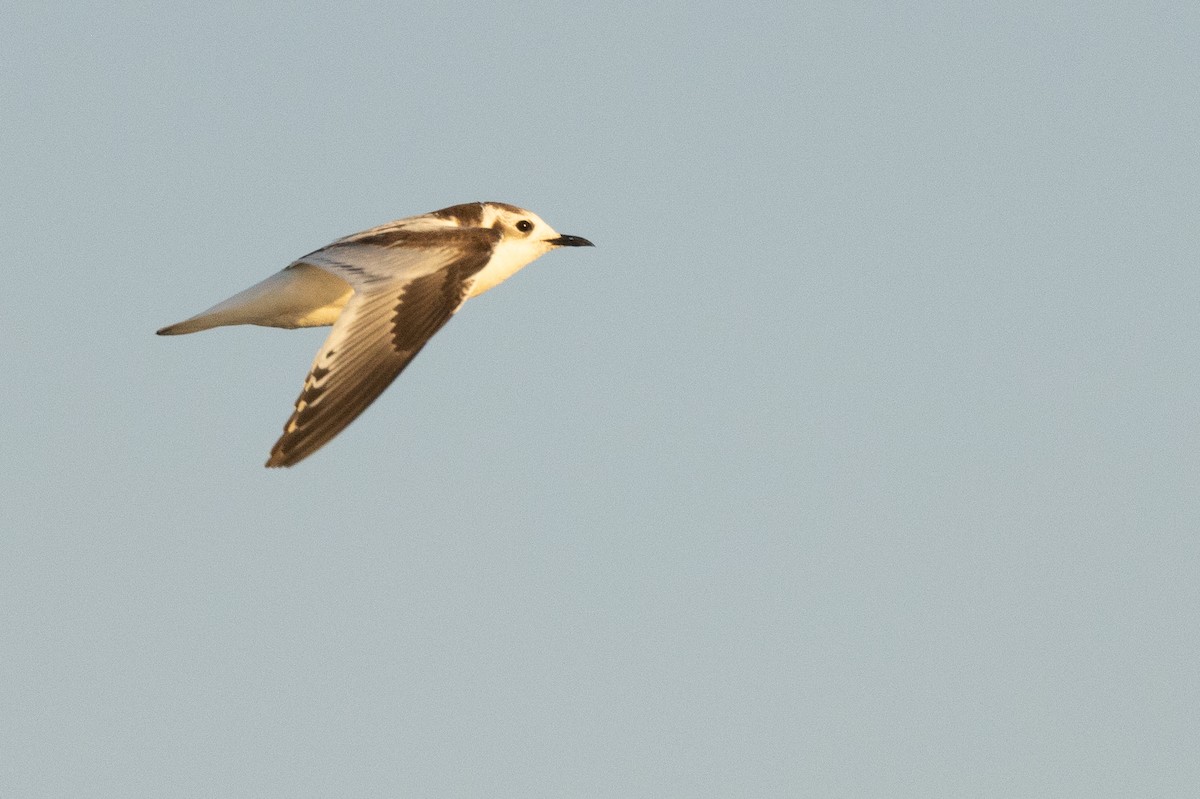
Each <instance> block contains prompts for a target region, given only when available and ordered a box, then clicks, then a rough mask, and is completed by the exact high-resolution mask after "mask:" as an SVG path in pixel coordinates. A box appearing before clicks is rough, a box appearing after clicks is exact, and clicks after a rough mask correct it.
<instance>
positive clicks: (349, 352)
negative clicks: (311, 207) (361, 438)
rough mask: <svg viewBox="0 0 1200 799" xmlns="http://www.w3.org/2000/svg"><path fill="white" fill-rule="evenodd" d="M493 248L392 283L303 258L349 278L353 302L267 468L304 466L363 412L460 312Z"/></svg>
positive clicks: (451, 256)
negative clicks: (306, 459)
mask: <svg viewBox="0 0 1200 799" xmlns="http://www.w3.org/2000/svg"><path fill="white" fill-rule="evenodd" d="M490 244H491V242H490V241H489V242H487V245H488V246H482V243H481V246H478V247H473V248H469V249H456V248H448V249H446V250H445V251H439V252H440V259H439V252H430V253H428V254H427V257H428V258H430V259H432V260H433V261H434V262H437V261H439V260H440V263H436V266H435V267H434V268H432V269H431V268H429V267H428V265H427V264H426V265H425V268H420V269H417V268H413V269H409V270H408V277H406V278H399V279H396V278H393V279H391V280H386V279H380V275H379V271H378V270H376V269H371V268H370V266H373V264H372V265H370V266H368V267H367V268H368V270H369V271H370V272H371V273H372V274H370V276H369V277H367V276H364V275H356V274H355V271H356V270H360V269H361V267H359V266H358V265H356V264H354V263H349V264H347V265H348V266H350V267H351V268H349V269H344V268H339V267H340V266H343V265H342V264H341V263H338V262H336V261H334V259H333V258H330V259H329V260H327V261H326V262H324V263H321V262H320V261H319V260H318V259H315V258H312V257H311V256H309V257H308V258H306V259H305V260H306V261H308V262H309V263H313V262H316V263H318V265H320V266H322V267H324V268H326V269H329V270H330V271H333V272H335V273H337V274H339V276H342V277H344V278H345V279H346V280H348V281H349V282H350V283H351V285H354V286H355V294H354V296H353V297H352V298H351V299H350V301H349V302H348V303H347V304H346V307H345V309H344V310H343V311H342V314H341V316H340V317H339V318H338V320H337V323H336V324H335V325H334V326H333V330H332V331H331V332H330V334H329V338H327V339H326V340H325V343H324V344H323V345H322V346H321V350H320V351H319V352H318V353H317V357H316V359H315V360H314V361H313V365H312V368H311V370H310V371H309V373H308V377H307V379H306V380H305V381H304V388H303V389H302V390H301V392H300V396H299V398H298V399H297V400H296V408H295V411H294V412H293V413H292V416H291V418H290V419H288V422H287V424H286V425H284V428H283V430H284V432H283V435H282V436H281V437H280V439H279V440H278V441H277V442H275V446H274V447H272V448H271V457H270V458H269V459H268V460H267V464H266V465H267V466H270V467H274V466H292V465H294V464H296V463H299V462H300V461H301V460H303V459H304V458H306V457H308V456H309V455H311V454H312V453H314V452H316V451H317V450H318V449H320V448H321V447H322V446H323V445H324V444H326V443H328V442H329V441H330V439H332V438H333V437H334V436H336V435H337V434H338V433H340V432H341V431H342V430H343V429H344V428H345V427H346V425H348V424H350V423H351V422H352V421H354V419H355V418H357V417H358V415H359V414H361V413H362V412H363V411H364V410H366V408H367V406H368V405H370V404H371V403H372V402H373V401H374V400H375V398H376V397H378V396H379V395H380V394H381V393H382V392H383V390H384V389H385V388H387V387H388V385H390V384H391V382H392V381H393V380H395V379H396V377H397V375H399V374H400V372H401V371H403V370H404V367H405V366H407V365H408V364H409V362H410V361H411V360H412V359H413V358H414V357H415V356H416V354H417V353H418V352H420V351H421V348H422V347H424V346H425V344H426V342H428V341H429V339H430V338H431V337H432V336H433V334H434V333H436V332H437V331H438V330H439V329H440V328H441V327H442V325H444V324H446V322H448V321H449V320H450V317H451V316H453V315H454V313H455V312H456V311H457V310H458V309H459V307H461V306H462V304H463V302H464V301H465V300H466V298H467V296H468V294H469V293H470V289H471V285H472V283H473V282H474V280H475V274H476V273H477V272H478V271H479V270H480V269H482V268H483V267H484V266H486V265H487V262H488V259H489V258H490V257H491V246H490ZM310 259H311V260H310ZM339 260H340V259H339ZM364 277H366V279H363V278H364Z"/></svg>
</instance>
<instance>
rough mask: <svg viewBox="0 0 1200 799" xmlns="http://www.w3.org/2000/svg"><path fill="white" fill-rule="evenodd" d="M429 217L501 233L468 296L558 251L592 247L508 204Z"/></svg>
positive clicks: (446, 211) (453, 209)
mask: <svg viewBox="0 0 1200 799" xmlns="http://www.w3.org/2000/svg"><path fill="white" fill-rule="evenodd" d="M430 216H433V217H437V218H439V219H445V220H447V221H450V222H452V223H453V224H455V225H457V226H459V227H480V228H491V229H493V230H496V231H497V232H499V233H500V240H499V241H498V242H497V243H496V248H495V250H493V252H492V258H491V261H489V262H488V265H487V267H486V268H485V269H484V270H483V271H482V272H480V273H479V276H478V279H477V281H476V283H475V287H474V290H473V291H472V292H471V296H475V295H478V294H482V293H483V292H485V291H487V290H488V289H490V288H492V287H493V286H495V285H497V284H498V283H500V282H501V281H503V280H504V279H505V278H507V277H509V276H511V275H513V274H514V273H516V272H517V271H518V270H519V269H521V267H523V266H525V265H526V264H528V263H530V262H532V261H534V260H535V259H537V258H540V257H541V256H543V255H545V254H546V253H548V252H550V251H551V250H553V249H555V248H557V247H592V246H594V245H593V244H592V243H591V242H590V241H588V240H587V239H585V238H582V237H580V236H568V235H563V234H561V233H559V232H558V231H556V230H555V229H554V228H552V227H550V226H549V225H547V224H546V223H545V222H544V221H543V220H542V218H541V217H539V216H538V215H537V214H535V213H533V212H532V211H526V210H525V209H524V208H518V207H517V206H515V205H509V204H508V203H497V202H487V203H467V204H466V205H454V206H451V207H449V208H443V209H442V210H440V211H434V212H433V213H432V214H430Z"/></svg>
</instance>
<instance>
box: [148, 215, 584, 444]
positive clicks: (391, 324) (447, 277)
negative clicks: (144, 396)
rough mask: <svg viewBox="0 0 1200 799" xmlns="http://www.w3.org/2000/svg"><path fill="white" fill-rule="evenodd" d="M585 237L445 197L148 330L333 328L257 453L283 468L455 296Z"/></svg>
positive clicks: (369, 392)
mask: <svg viewBox="0 0 1200 799" xmlns="http://www.w3.org/2000/svg"><path fill="white" fill-rule="evenodd" d="M590 245H591V242H589V241H587V240H586V239H582V238H579V237H578V236H564V235H559V234H558V233H556V232H555V231H554V229H553V228H551V227H550V226H549V225H547V224H546V223H545V222H543V221H542V220H541V219H540V218H538V216H537V215H536V214H533V213H530V212H529V211H525V210H523V209H521V208H517V207H516V206H513V205H507V204H505V203H468V204H465V205H455V206H451V207H450V208H444V209H442V210H440V211H434V212H432V213H429V214H424V215H422V216H415V217H410V218H408V219H400V220H397V221H395V222H389V223H388V224H386V225H381V226H379V227H376V228H371V229H370V230H364V231H362V232H361V233H355V234H353V235H351V236H347V237H345V238H342V239H339V240H337V241H335V242H333V243H332V244H329V245H328V246H326V247H322V248H321V249H319V250H317V251H316V252H312V253H309V254H308V255H306V256H304V257H303V258H300V259H299V260H297V261H295V262H294V263H292V264H291V265H289V266H288V267H287V268H286V269H284V270H283V271H282V272H279V273H277V274H275V275H272V276H271V277H269V278H267V279H266V280H264V281H262V282H261V283H258V284H256V285H255V286H252V287H250V288H249V289H246V290H245V291H243V292H241V293H239V294H236V295H234V296H233V297H230V298H229V299H228V300H225V301H224V302H222V303H219V304H217V305H215V306H213V307H212V308H209V309H208V310H207V311H204V312H203V313H201V314H198V315H196V316H194V317H192V318H190V319H187V320H185V321H183V322H180V323H178V324H175V325H171V326H169V327H165V328H163V329H162V330H159V331H158V333H159V335H175V334H180V333H193V332H196V331H199V330H207V329H209V328H212V327H219V326H223V325H237V324H257V325H267V326H272V327H313V326H319V325H328V324H333V330H332V331H331V332H330V334H329V337H328V338H327V339H326V340H325V343H324V344H322V345H321V349H320V351H318V353H317V356H316V358H315V359H314V360H313V364H312V368H311V369H310V370H309V373H308V377H307V378H306V379H305V381H304V388H303V389H302V390H301V392H300V396H299V398H298V399H297V400H296V407H295V411H294V412H293V413H292V416H291V418H290V419H288V421H287V424H286V425H285V426H284V432H283V435H282V436H281V437H280V438H279V440H278V441H277V442H275V446H274V447H272V448H271V457H270V459H268V461H267V466H292V465H294V464H296V463H299V462H300V461H301V460H303V459H304V458H306V457H308V456H309V455H311V454H312V453H313V452H316V451H317V450H318V449H320V448H321V446H323V445H324V444H326V443H327V442H328V441H329V440H330V439H332V438H333V437H334V436H336V435H337V434H338V433H339V432H341V431H342V429H344V428H345V427H346V425H348V424H350V422H352V421H354V419H355V418H356V417H357V416H358V415H359V414H360V413H362V412H363V410H365V409H366V407H367V406H368V405H370V404H371V403H372V402H373V401H374V400H375V398H376V397H378V396H379V395H380V394H381V393H382V392H383V390H384V389H385V388H387V387H388V385H389V384H390V383H391V382H392V381H393V380H395V379H396V376H397V375H399V374H400V372H401V371H403V369H404V367H405V366H407V365H408V363H409V362H410V361H411V360H412V359H413V357H414V356H416V354H417V353H418V352H420V351H421V348H422V347H424V346H425V343H426V342H427V341H429V339H430V338H431V337H432V336H433V334H434V333H436V332H437V331H438V330H439V329H441V327H442V325H444V324H446V322H448V321H449V320H450V317H451V316H453V315H454V314H455V312H457V311H458V309H459V308H460V307H462V304H463V303H464V302H466V301H467V299H469V298H471V297H474V296H477V295H479V294H482V293H483V292H485V291H487V290H488V289H490V288H492V287H494V286H496V285H498V284H499V283H501V282H502V281H504V280H505V279H506V278H508V277H510V276H511V275H513V274H515V273H516V272H517V271H518V270H520V269H521V268H522V267H524V266H525V265H527V264H529V263H530V262H532V261H533V260H535V259H536V258H538V257H539V256H541V255H543V254H545V253H546V252H549V251H550V250H552V249H554V248H555V247H561V246H590Z"/></svg>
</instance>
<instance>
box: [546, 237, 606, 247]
mask: <svg viewBox="0 0 1200 799" xmlns="http://www.w3.org/2000/svg"><path fill="white" fill-rule="evenodd" d="M546 243H547V244H553V245H554V246H556V247H595V246H596V245H595V244H592V243H591V242H590V241H588V240H587V239H585V238H584V237H583V236H559V237H558V238H557V239H546Z"/></svg>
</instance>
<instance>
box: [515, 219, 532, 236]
mask: <svg viewBox="0 0 1200 799" xmlns="http://www.w3.org/2000/svg"><path fill="white" fill-rule="evenodd" d="M517 230H519V231H521V232H522V233H528V232H529V231H531V230H533V223H532V222H530V221H529V220H528V219H522V220H521V221H520V222H518V223H517Z"/></svg>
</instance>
